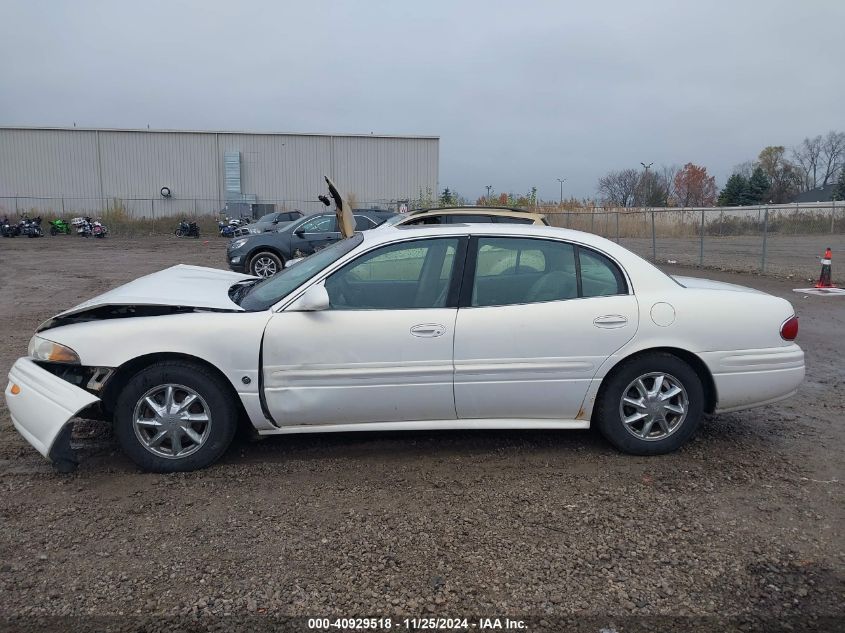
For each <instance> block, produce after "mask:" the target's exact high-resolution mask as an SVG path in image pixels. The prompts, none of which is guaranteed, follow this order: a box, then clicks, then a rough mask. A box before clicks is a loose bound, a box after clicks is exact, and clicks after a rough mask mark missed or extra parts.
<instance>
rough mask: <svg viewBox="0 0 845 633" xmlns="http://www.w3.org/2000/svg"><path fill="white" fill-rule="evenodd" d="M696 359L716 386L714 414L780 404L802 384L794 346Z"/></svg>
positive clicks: (801, 354) (799, 358)
mask: <svg viewBox="0 0 845 633" xmlns="http://www.w3.org/2000/svg"><path fill="white" fill-rule="evenodd" d="M700 356H701V358H702V360H704V362H705V363H706V364H707V366H708V367H709V368H710V372H711V373H712V375H713V381H714V383H715V384H716V396H717V404H716V411H717V412H718V413H726V412H729V411H739V410H742V409H750V408H752V407H759V406H762V405H765V404H771V403H772V402H777V401H778V400H783V399H784V398H788V397H790V396H792V395H794V394H795V392H796V391H797V390H798V387H799V386H800V385H801V383H802V382H803V381H804V352H803V350H802V349H801V348H800V347H798V346H797V345H795V344H792V345H788V346H785V347H770V348H766V349H747V350H732V351H727V352H705V353H702V354H701V355H700Z"/></svg>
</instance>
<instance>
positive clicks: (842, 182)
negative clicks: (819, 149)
mask: <svg viewBox="0 0 845 633" xmlns="http://www.w3.org/2000/svg"><path fill="white" fill-rule="evenodd" d="M833 199H834V200H845V167H843V168H842V171H840V172H839V180H837V181H836V187H834V188H833Z"/></svg>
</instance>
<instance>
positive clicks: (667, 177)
mask: <svg viewBox="0 0 845 633" xmlns="http://www.w3.org/2000/svg"><path fill="white" fill-rule="evenodd" d="M679 171H681V168H680V167H678V166H677V165H669V166H666V165H663V166H661V168H660V180H661V181H663V183H664V185H665V187H666V200H667V202H666V204H664V205H663V206H667V205H668V201H669V200H672V199H673V198H674V197H675V177H676V176H677V175H678V172H679Z"/></svg>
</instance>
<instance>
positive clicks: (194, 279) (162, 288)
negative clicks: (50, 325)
mask: <svg viewBox="0 0 845 633" xmlns="http://www.w3.org/2000/svg"><path fill="white" fill-rule="evenodd" d="M244 279H251V277H250V276H249V275H242V274H240V273H233V272H230V271H228V270H219V269H217V268H205V267H203V266H187V265H185V264H179V265H177V266H171V267H170V268H166V269H165V270H162V271H159V272H157V273H152V274H151V275H146V276H145V277H139V278H138V279H136V280H134V281H130V282H129V283H128V284H124V285H122V286H118V287H117V288H114V289H113V290H109V291H108V292H104V293H103V294H101V295H99V296H96V297H94V298H93V299H89V300H88V301H85V302H83V303H80V304H79V305H78V306H75V307H73V308H71V309H70V310H65V311H64V312H61V313H59V314H57V315H56V316H57V317H64V316H68V315H71V314H77V313H79V312H84V311H85V310H90V309H92V308H99V307H102V306H129V305H132V306H178V307H188V308H206V309H210V310H233V311H240V310H242V308H241V307H240V306H239V305H237V304H236V303H233V302H232V300H231V299H229V288H230V287H231V286H232V284H234V283H236V282H238V281H242V280H244Z"/></svg>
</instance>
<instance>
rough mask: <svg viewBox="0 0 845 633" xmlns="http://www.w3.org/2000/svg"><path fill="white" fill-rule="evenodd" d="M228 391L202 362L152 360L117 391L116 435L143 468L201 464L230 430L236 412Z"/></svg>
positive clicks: (221, 446) (215, 454) (222, 446)
mask: <svg viewBox="0 0 845 633" xmlns="http://www.w3.org/2000/svg"><path fill="white" fill-rule="evenodd" d="M230 393H231V388H230V386H229V385H226V384H225V383H224V382H223V380H222V379H221V378H220V377H218V376H216V375H215V374H214V373H212V372H211V371H210V370H208V369H207V368H205V367H203V366H201V365H195V364H193V363H190V362H185V361H165V362H161V363H157V364H155V365H152V366H150V367H148V368H146V369H143V370H141V371H140V372H138V373H137V374H135V376H133V377H132V378H131V379H130V380H129V382H128V383H127V385H126V387H124V389H123V391H122V392H121V393H120V395H119V396H118V399H117V403H116V406H115V414H114V430H115V435H116V436H117V439H118V441H119V442H120V445H121V447H122V448H123V450H124V451H125V452H126V454H127V455H128V456H129V457H130V458H131V459H132V461H134V462H135V463H136V464H138V465H139V466H140V467H141V468H143V469H144V470H148V471H153V472H160V473H165V472H179V471H189V470H196V469H198V468H204V467H206V466H208V465H209V464H211V463H213V462H214V461H216V460H217V459H218V458H219V457H220V456H221V455H222V454H223V453H224V452H225V451H226V448H227V447H228V446H229V443H230V442H231V441H232V437H233V436H234V433H235V429H236V427H237V420H238V412H237V408H236V406H235V403H234V402H233V400H232V398H231V397H230V395H229V394H230Z"/></svg>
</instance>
